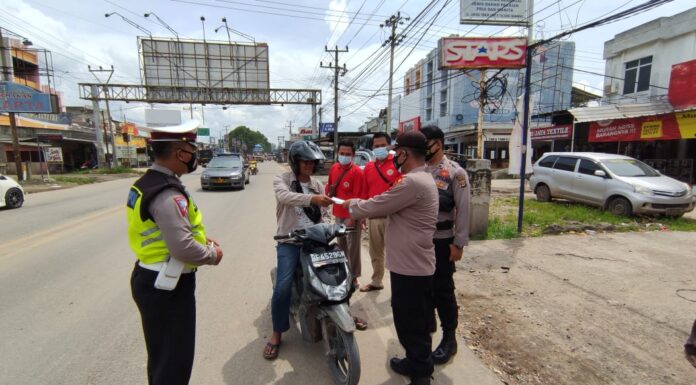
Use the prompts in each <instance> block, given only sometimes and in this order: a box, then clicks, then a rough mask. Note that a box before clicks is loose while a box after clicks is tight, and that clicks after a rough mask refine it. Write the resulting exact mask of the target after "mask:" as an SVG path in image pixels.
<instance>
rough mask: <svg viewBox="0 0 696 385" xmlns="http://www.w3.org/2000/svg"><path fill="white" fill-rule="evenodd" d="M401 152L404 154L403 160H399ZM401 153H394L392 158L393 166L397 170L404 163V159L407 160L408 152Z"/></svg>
mask: <svg viewBox="0 0 696 385" xmlns="http://www.w3.org/2000/svg"><path fill="white" fill-rule="evenodd" d="M401 154H404V155H406V159H404V161H403V162H399V157H400V156H401ZM401 154H396V155H395V156H394V159H392V162H394V167H395V168H396V170H397V171H401V166H403V165H404V163H406V161H407V160H408V153H406V152H402V153H401Z"/></svg>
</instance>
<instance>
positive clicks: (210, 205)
mask: <svg viewBox="0 0 696 385" xmlns="http://www.w3.org/2000/svg"><path fill="white" fill-rule="evenodd" d="M259 166H260V172H259V174H258V175H256V176H254V177H252V180H251V184H250V185H248V186H247V188H246V190H243V191H213V192H209V191H202V190H201V189H200V185H199V182H198V174H199V173H200V171H198V172H197V173H196V174H194V175H187V176H184V178H183V181H184V182H185V184H186V185H187V186H188V189H189V191H190V192H191V193H192V195H193V198H194V200H195V201H196V202H197V204H198V205H199V207H200V208H201V210H202V212H203V215H204V223H205V225H206V227H207V232H208V234H209V235H210V236H211V237H213V238H216V239H217V240H218V241H219V242H220V243H221V245H222V247H223V249H224V251H225V256H224V258H223V261H222V263H221V264H220V265H219V266H217V267H203V268H201V269H200V270H199V271H198V273H196V275H197V278H196V279H197V291H196V297H197V309H198V315H197V322H198V323H197V341H196V360H195V363H194V370H193V376H192V380H191V383H192V384H206V385H207V384H245V385H246V384H250V385H252V384H298V385H299V384H303V385H304V384H330V383H331V379H330V376H329V371H328V368H327V366H326V364H325V362H324V357H323V347H322V345H321V344H307V343H304V342H302V340H301V337H300V336H299V334H298V333H297V332H296V331H295V330H294V329H291V331H290V332H289V333H287V334H286V336H285V338H284V343H283V346H282V349H281V353H280V354H281V356H280V358H279V359H278V360H276V361H274V362H268V361H266V360H264V359H263V358H262V357H261V351H262V349H263V346H264V344H265V341H266V337H267V335H268V333H269V332H270V330H271V322H270V302H269V299H270V296H271V282H270V276H269V271H270V269H271V268H272V267H273V266H274V265H275V247H274V242H273V241H272V236H273V234H274V233H275V198H274V196H273V191H272V179H273V176H274V175H276V174H278V173H279V172H281V171H282V170H283V169H282V168H281V166H279V165H278V164H276V163H271V162H265V163H261V164H260V165H259ZM133 181H134V179H124V180H118V181H112V182H105V183H101V184H95V185H88V186H81V187H76V188H73V189H68V190H59V191H50V192H43V193H39V194H34V195H30V196H28V198H27V201H26V203H25V206H24V207H22V208H21V209H19V210H3V211H0V223H1V224H2V225H1V226H2V227H1V230H0V309H2V310H1V311H0V330H1V331H2V332H1V333H2V338H0V352H1V353H0V383H2V384H13V385H20V384H32V385H33V384H51V385H53V384H66V385H67V384H70V385H73V384H115V385H116V384H118V385H122V384H144V383H146V382H147V381H146V375H145V363H146V354H145V346H144V342H143V337H142V330H141V325H140V319H139V314H138V312H137V309H136V307H135V304H134V303H133V301H132V298H131V294H130V286H129V278H130V273H131V270H132V266H133V263H134V261H135V258H134V256H133V255H132V253H131V251H130V249H129V248H128V244H127V240H126V221H125V210H124V202H125V198H126V195H127V191H128V188H129V186H130V185H131V184H132V183H133ZM363 265H364V266H365V267H363V271H365V272H366V273H368V274H369V272H371V268H370V267H369V256H368V255H367V253H366V252H365V251H363ZM387 283H388V282H387ZM352 308H353V310H354V312H355V313H356V314H358V315H360V316H362V317H364V318H366V319H367V320H368V321H369V322H370V329H369V330H368V331H366V332H359V333H358V335H357V337H358V344H359V347H360V351H361V360H362V366H363V375H362V381H361V383H363V384H384V385H388V384H405V383H407V381H406V379H405V378H404V377H401V376H399V375H396V374H393V373H392V372H390V370H389V369H388V364H387V360H388V358H389V357H390V356H392V355H395V354H401V355H402V354H403V352H402V350H401V348H400V346H399V344H398V341H397V339H396V336H395V333H394V330H393V323H392V319H391V309H390V306H389V291H388V289H386V290H383V291H381V292H377V293H369V294H356V296H355V297H354V299H353V301H352ZM435 342H437V341H435ZM435 378H436V380H435V383H436V384H468V383H470V384H494V383H498V382H497V380H496V379H495V378H494V377H492V376H491V375H490V373H489V372H488V371H487V370H486V369H485V368H484V367H482V366H481V365H480V363H479V362H478V361H477V360H476V359H475V358H474V357H473V355H472V354H471V352H469V351H468V349H462V348H460V354H459V355H458V356H457V360H456V361H455V362H454V363H453V364H451V365H448V366H447V367H445V368H444V370H440V371H438V372H437V373H436V377H435Z"/></svg>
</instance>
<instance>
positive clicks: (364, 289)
mask: <svg viewBox="0 0 696 385" xmlns="http://www.w3.org/2000/svg"><path fill="white" fill-rule="evenodd" d="M382 289H384V286H375V285H373V284H371V283H369V284H367V285H365V286H363V287H361V288H360V291H361V292H363V293H367V292H368V291H375V290H382Z"/></svg>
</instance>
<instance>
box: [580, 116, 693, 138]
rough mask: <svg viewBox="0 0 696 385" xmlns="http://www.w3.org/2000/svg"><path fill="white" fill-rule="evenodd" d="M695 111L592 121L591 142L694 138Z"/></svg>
mask: <svg viewBox="0 0 696 385" xmlns="http://www.w3.org/2000/svg"><path fill="white" fill-rule="evenodd" d="M694 126H696V114H695V113H677V114H665V115H655V116H644V117H640V118H632V119H615V120H605V121H600V122H591V123H590V134H589V138H588V139H589V141H590V142H633V141H645V140H673V139H682V138H684V139H687V138H693V133H692V131H693V130H694V129H693V127H694Z"/></svg>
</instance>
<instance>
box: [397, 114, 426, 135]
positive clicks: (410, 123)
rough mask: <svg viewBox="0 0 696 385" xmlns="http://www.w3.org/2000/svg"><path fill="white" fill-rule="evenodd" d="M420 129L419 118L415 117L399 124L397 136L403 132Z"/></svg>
mask: <svg viewBox="0 0 696 385" xmlns="http://www.w3.org/2000/svg"><path fill="white" fill-rule="evenodd" d="M420 128H421V122H420V116H416V117H415V118H413V119H409V120H405V121H403V122H399V134H401V133H404V132H409V131H414V130H420Z"/></svg>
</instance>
